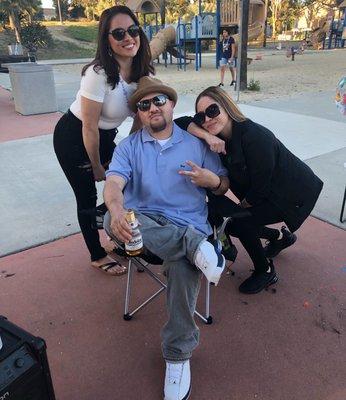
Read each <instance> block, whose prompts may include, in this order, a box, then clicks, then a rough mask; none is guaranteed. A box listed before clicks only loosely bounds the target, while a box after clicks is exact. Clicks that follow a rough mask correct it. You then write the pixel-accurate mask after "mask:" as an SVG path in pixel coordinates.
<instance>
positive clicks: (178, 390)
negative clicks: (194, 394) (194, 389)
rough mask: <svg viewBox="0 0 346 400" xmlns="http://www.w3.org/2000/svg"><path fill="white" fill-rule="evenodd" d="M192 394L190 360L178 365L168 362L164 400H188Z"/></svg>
mask: <svg viewBox="0 0 346 400" xmlns="http://www.w3.org/2000/svg"><path fill="white" fill-rule="evenodd" d="M190 393H191V373H190V360H187V361H184V362H182V363H178V364H173V363H170V362H168V361H166V376H165V389H164V396H165V397H164V400H187V399H188V398H189V397H190Z"/></svg>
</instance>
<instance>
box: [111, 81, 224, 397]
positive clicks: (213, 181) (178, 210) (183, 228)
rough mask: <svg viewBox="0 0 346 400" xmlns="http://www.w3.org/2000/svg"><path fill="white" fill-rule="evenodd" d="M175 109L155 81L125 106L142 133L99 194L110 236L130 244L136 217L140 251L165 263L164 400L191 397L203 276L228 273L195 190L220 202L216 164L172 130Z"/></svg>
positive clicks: (120, 153)
mask: <svg viewBox="0 0 346 400" xmlns="http://www.w3.org/2000/svg"><path fill="white" fill-rule="evenodd" d="M176 101H177V94H176V92H175V91H174V90H173V89H172V88H170V87H168V86H166V85H164V84H163V83H162V82H161V81H159V80H158V79H155V78H151V77H143V78H141V79H140V81H139V85H138V88H137V91H136V92H135V93H134V94H133V96H132V97H131V99H130V101H129V105H130V107H131V108H132V109H133V111H135V112H138V117H139V119H140V121H141V122H142V124H143V126H144V128H143V129H141V130H139V131H137V132H135V133H133V134H132V135H130V136H129V137H127V138H126V139H123V140H122V141H121V142H120V144H119V145H118V146H117V147H116V149H115V151H114V155H113V159H112V162H111V164H110V166H109V169H108V171H107V179H106V185H105V190H104V198H105V202H106V205H107V208H108V210H109V212H108V213H107V214H106V216H105V229H106V232H107V233H108V234H109V236H110V237H113V238H116V239H118V240H120V241H122V242H125V243H126V242H128V241H129V240H130V239H131V228H130V226H129V224H128V223H127V221H126V219H125V214H126V209H129V208H131V209H134V210H135V213H136V217H137V219H138V221H139V223H140V231H141V234H142V237H143V243H144V247H145V248H146V249H148V250H149V251H150V252H151V253H153V254H155V255H156V256H158V257H160V258H161V259H162V260H163V267H164V269H165V272H166V276H167V308H168V315H169V319H168V322H167V323H166V324H165V326H164V327H163V329H162V332H161V335H162V350H163V357H164V359H165V360H166V376H165V384H164V385H165V386H164V396H165V397H164V398H165V400H182V399H187V398H188V396H189V394H190V390H191V385H190V381H191V379H190V363H189V359H190V357H191V355H192V351H193V350H194V349H195V348H196V346H197V345H198V341H199V329H198V327H197V325H196V324H195V321H194V311H195V307H196V302H197V297H198V292H199V288H200V280H201V279H200V278H201V272H203V273H204V275H205V276H206V278H207V279H208V281H209V282H212V283H214V284H215V285H216V284H217V283H218V281H219V278H220V275H221V273H222V271H223V269H224V266H225V259H224V257H223V255H222V254H221V245H220V243H219V242H218V241H215V243H214V244H212V243H210V242H208V241H207V237H208V236H209V235H210V234H211V233H212V229H211V227H210V225H209V223H208V220H207V216H208V215H207V213H208V212H207V204H206V189H204V188H202V187H200V186H204V187H205V188H209V189H210V190H212V191H213V192H214V193H215V194H220V195H221V194H223V193H225V192H226V191H227V189H228V178H227V177H226V170H225V169H224V168H223V167H222V165H221V162H220V159H219V156H218V155H217V154H216V153H213V152H212V151H211V150H210V149H209V148H208V147H207V145H206V144H205V143H204V142H203V141H201V140H199V139H197V138H196V137H194V136H192V135H190V134H189V133H187V132H186V131H183V130H182V129H180V128H179V127H178V126H177V125H175V124H174V123H173V120H172V119H173V109H174V106H175V103H176ZM187 160H191V162H190V161H187ZM184 170H189V171H190V173H189V174H188V175H186V174H184ZM195 183H198V185H199V186H197V185H196V184H195Z"/></svg>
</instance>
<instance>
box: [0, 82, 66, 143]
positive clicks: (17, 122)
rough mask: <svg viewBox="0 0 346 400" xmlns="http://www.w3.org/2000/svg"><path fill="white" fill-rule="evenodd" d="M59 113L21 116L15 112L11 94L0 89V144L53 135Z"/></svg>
mask: <svg viewBox="0 0 346 400" xmlns="http://www.w3.org/2000/svg"><path fill="white" fill-rule="evenodd" d="M60 117H61V113H59V112H56V113H49V114H39V115H27V116H24V115H21V114H18V113H16V112H15V110H14V102H13V100H12V98H11V92H9V91H8V90H5V89H4V88H2V87H0V143H2V142H7V141H9V140H17V139H24V138H27V137H33V136H40V135H46V134H50V133H53V131H54V127H55V125H56V123H57V122H58V120H59V118H60Z"/></svg>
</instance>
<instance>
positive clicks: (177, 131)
mask: <svg viewBox="0 0 346 400" xmlns="http://www.w3.org/2000/svg"><path fill="white" fill-rule="evenodd" d="M183 137H184V133H183V130H182V129H181V128H179V127H178V125H177V124H176V123H175V122H173V133H172V136H171V137H170V139H171V140H170V143H171V144H175V143H179V142H181V141H182V140H183ZM156 140H157V139H155V138H154V137H152V136H151V135H150V133H149V131H148V130H147V128H142V141H143V143H145V142H155V141H156Z"/></svg>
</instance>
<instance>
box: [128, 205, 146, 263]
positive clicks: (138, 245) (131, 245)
mask: <svg viewBox="0 0 346 400" xmlns="http://www.w3.org/2000/svg"><path fill="white" fill-rule="evenodd" d="M125 218H126V221H127V222H128V223H129V224H130V226H131V229H132V239H131V240H130V241H129V242H128V243H125V251H126V253H127V254H128V255H129V256H138V255H139V254H141V253H142V250H143V239H142V235H141V232H140V230H139V228H138V221H137V218H136V216H135V213H134V211H133V210H131V209H130V210H127V213H126V216H125Z"/></svg>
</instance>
